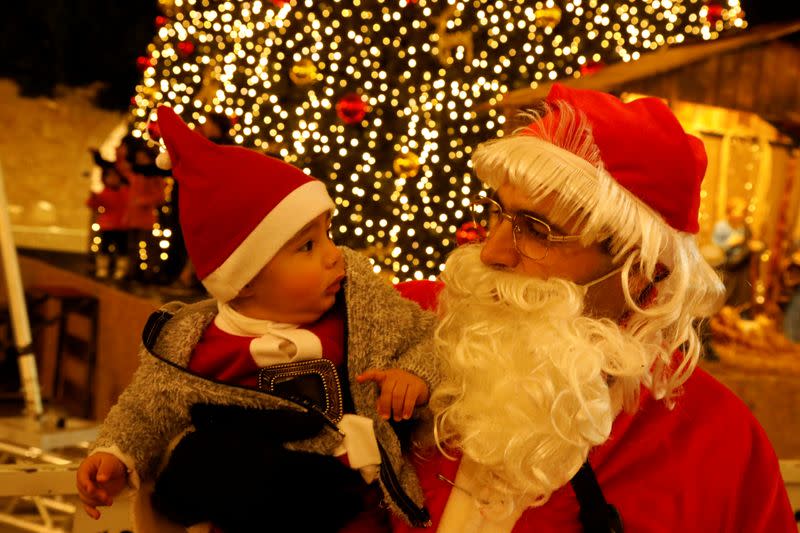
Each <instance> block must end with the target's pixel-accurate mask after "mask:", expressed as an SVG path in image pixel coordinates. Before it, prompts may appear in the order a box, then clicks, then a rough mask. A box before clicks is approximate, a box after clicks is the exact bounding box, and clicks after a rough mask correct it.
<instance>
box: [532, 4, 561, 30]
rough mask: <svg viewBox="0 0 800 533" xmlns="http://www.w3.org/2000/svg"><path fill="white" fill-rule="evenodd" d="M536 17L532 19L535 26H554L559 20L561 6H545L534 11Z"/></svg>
mask: <svg viewBox="0 0 800 533" xmlns="http://www.w3.org/2000/svg"><path fill="white" fill-rule="evenodd" d="M534 16H535V17H536V18H535V19H534V21H533V23H534V24H536V27H537V28H550V29H551V30H552V29H553V28H555V27H556V26H557V25H558V23H559V22H561V8H560V7H558V6H553V7H545V8H542V9H537V10H536V11H534Z"/></svg>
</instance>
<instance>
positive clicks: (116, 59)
mask: <svg viewBox="0 0 800 533" xmlns="http://www.w3.org/2000/svg"><path fill="white" fill-rule="evenodd" d="M786 4H793V5H791V6H787V5H786ZM742 5H743V7H744V9H745V13H746V16H747V19H748V21H749V23H750V25H751V27H756V26H758V25H763V24H769V23H777V22H787V21H790V20H798V19H800V2H797V1H796V0H790V1H789V2H787V1H785V0H784V1H781V2H778V1H769V0H742ZM158 14H159V12H158V6H157V2H156V0H117V1H113V0H112V1H109V0H16V1H13V0H12V2H7V3H4V6H3V8H2V12H1V13H0V77H4V78H12V79H14V80H16V81H17V82H18V83H19V85H20V88H21V92H22V94H23V95H25V96H50V95H52V94H53V91H54V89H55V87H56V86H57V85H60V84H61V85H86V84H89V83H91V82H94V81H101V82H104V88H103V90H102V91H100V93H99V94H98V97H97V104H98V105H99V106H101V107H105V108H109V109H119V110H124V109H127V108H128V105H129V102H130V98H131V96H133V93H134V90H135V86H136V84H137V83H138V82H139V81H140V79H141V73H140V72H139V71H138V70H137V69H136V58H137V57H138V56H140V55H144V54H145V52H146V49H147V45H148V44H149V43H150V41H151V40H152V38H153V35H154V34H155V31H156V28H155V17H156V16H157V15H158ZM794 40H797V36H795V38H794Z"/></svg>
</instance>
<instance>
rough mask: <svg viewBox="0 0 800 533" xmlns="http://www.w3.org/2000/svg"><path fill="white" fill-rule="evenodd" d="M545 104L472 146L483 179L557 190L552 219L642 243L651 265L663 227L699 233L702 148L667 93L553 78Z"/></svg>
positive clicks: (539, 191)
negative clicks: (524, 122)
mask: <svg viewBox="0 0 800 533" xmlns="http://www.w3.org/2000/svg"><path fill="white" fill-rule="evenodd" d="M544 107H545V112H544V113H542V114H533V115H532V121H531V123H530V124H529V125H528V126H526V127H524V128H522V129H520V130H517V131H516V132H514V133H513V134H512V135H509V136H507V137H503V138H500V139H497V140H494V141H490V142H488V143H485V144H482V145H480V146H479V147H478V148H477V149H476V150H475V153H474V155H473V165H474V168H475V171H476V173H477V175H478V177H479V178H480V179H481V180H483V181H484V182H485V183H487V184H488V185H489V186H491V187H493V188H497V187H499V186H501V185H503V184H504V183H506V182H510V183H512V184H514V185H515V186H517V187H519V188H521V189H522V190H524V191H525V192H526V193H527V194H529V195H530V197H531V198H542V197H545V196H547V195H550V194H554V196H555V197H556V201H555V205H554V213H551V215H552V216H553V217H554V218H555V219H556V220H553V221H554V222H556V223H564V222H566V221H567V220H568V219H569V218H571V217H577V220H578V221H579V223H581V224H582V225H583V234H584V235H585V236H587V241H588V240H589V239H590V237H595V238H596V237H597V236H598V235H601V236H606V237H608V236H610V237H611V238H612V245H613V248H614V251H615V252H617V253H620V254H621V253H624V252H625V251H626V250H628V249H630V248H631V247H633V246H638V247H639V248H641V249H643V250H644V252H643V253H647V254H648V255H650V256H651V258H650V259H651V260H649V261H647V262H648V263H650V264H651V265H654V262H653V260H652V259H653V257H652V256H655V255H658V254H659V253H660V251H659V250H658V248H659V247H662V244H663V243H664V242H665V241H664V239H660V238H658V237H659V234H662V235H660V236H662V237H663V236H664V235H663V234H664V233H665V232H670V231H671V232H673V233H674V232H678V233H680V234H684V235H685V234H689V233H697V231H698V223H697V216H698V208H699V206H700V184H701V182H702V180H703V176H704V174H705V170H706V164H707V159H706V153H705V149H704V147H703V144H702V141H700V139H698V138H696V137H693V136H691V135H689V134H687V133H686V132H685V131H684V130H683V128H682V127H681V125H680V123H679V122H678V120H677V118H675V116H674V115H673V114H672V112H671V111H670V109H669V108H668V107H667V105H666V104H664V102H662V101H661V100H659V99H657V98H640V99H637V100H634V101H631V102H629V103H623V102H622V101H621V100H619V99H618V98H616V97H614V96H612V95H609V94H605V93H601V92H597V91H590V90H581V89H571V88H568V87H565V86H563V85H559V84H555V85H554V86H553V88H552V89H551V90H550V93H549V94H548V96H547V98H546V100H545V105H544ZM659 243H661V244H659Z"/></svg>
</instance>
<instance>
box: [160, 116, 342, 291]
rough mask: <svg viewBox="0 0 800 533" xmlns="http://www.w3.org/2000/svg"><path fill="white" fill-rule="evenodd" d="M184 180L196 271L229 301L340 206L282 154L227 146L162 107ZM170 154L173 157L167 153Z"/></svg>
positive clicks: (164, 131)
mask: <svg viewBox="0 0 800 533" xmlns="http://www.w3.org/2000/svg"><path fill="white" fill-rule="evenodd" d="M157 114H158V126H159V130H160V133H161V138H162V139H163V140H164V143H165V144H166V146H167V153H168V158H165V157H164V156H165V154H161V155H160V156H159V159H158V164H159V166H161V167H162V168H163V167H169V166H171V168H172V173H173V177H174V178H175V179H176V180H177V182H178V185H179V186H180V195H179V206H178V207H179V216H180V223H181V228H182V229H183V234H184V240H185V241H186V250H187V251H188V252H189V258H190V259H191V261H192V263H193V264H194V268H195V271H196V272H197V277H198V278H199V279H200V281H202V282H203V285H204V286H205V287H206V289H207V290H208V292H209V293H211V295H212V296H213V297H214V298H216V299H218V300H220V301H222V302H226V301H228V300H230V299H232V298H234V297H235V296H236V295H237V294H239V291H240V290H241V289H242V288H243V287H244V286H245V284H247V283H248V282H249V281H250V280H252V279H253V278H254V277H255V275H256V274H258V272H259V271H260V270H261V269H262V268H263V267H264V266H265V265H266V264H267V263H268V262H269V261H270V260H271V259H272V258H273V257H274V256H275V254H276V253H277V251H278V250H279V249H280V248H281V247H282V246H283V245H284V244H285V243H286V242H287V241H288V240H289V239H291V238H292V237H293V236H294V235H295V234H296V233H297V232H298V231H300V230H301V229H302V228H303V227H304V226H305V225H306V224H308V223H309V222H311V221H312V220H313V219H314V218H316V217H317V216H319V215H320V214H322V213H325V212H326V211H331V210H333V208H334V204H333V201H331V198H330V196H329V195H328V192H327V190H326V189H325V185H324V184H323V183H322V182H320V181H319V180H317V179H314V178H312V177H311V176H308V175H307V174H305V173H303V172H302V171H301V170H300V169H298V168H296V167H293V166H292V165H290V164H288V163H285V162H283V161H281V160H279V159H275V158H273V157H269V156H266V155H263V154H260V153H258V152H255V151H253V150H248V149H246V148H242V147H239V146H220V145H217V144H214V143H213V142H211V141H209V140H208V139H206V138H205V137H203V136H202V135H200V134H199V133H197V132H195V131H192V130H191V129H190V128H189V127H188V126H187V125H186V124H185V123H184V122H183V121H182V120H181V119H180V117H178V115H177V114H175V112H174V111H173V110H172V109H171V108H169V107H164V106H160V107H159V108H158V111H157ZM165 159H166V160H165Z"/></svg>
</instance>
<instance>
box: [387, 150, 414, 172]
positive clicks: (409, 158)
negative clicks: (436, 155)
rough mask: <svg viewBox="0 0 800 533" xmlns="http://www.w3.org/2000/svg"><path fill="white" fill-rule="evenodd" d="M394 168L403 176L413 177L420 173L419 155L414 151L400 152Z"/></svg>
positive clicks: (393, 165)
mask: <svg viewBox="0 0 800 533" xmlns="http://www.w3.org/2000/svg"><path fill="white" fill-rule="evenodd" d="M392 169H393V170H394V173H395V174H397V175H398V176H399V177H401V178H413V177H414V176H416V175H417V173H419V156H418V155H417V154H415V153H414V152H408V153H405V154H400V155H398V156H397V157H396V158H395V160H394V163H393V164H392Z"/></svg>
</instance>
